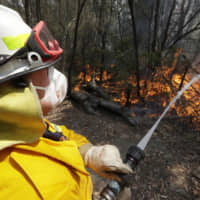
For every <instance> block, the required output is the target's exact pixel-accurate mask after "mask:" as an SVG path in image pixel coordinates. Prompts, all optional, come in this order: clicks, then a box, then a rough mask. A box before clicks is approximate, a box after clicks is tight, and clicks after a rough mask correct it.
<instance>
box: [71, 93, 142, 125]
mask: <svg viewBox="0 0 200 200" xmlns="http://www.w3.org/2000/svg"><path fill="white" fill-rule="evenodd" d="M71 97H72V99H73V100H75V101H76V102H79V103H80V104H81V105H83V107H84V109H85V111H86V112H88V113H89V114H96V109H98V108H101V109H106V110H108V111H111V112H112V113H115V114H118V115H120V116H121V117H123V118H124V119H125V120H126V121H127V122H128V123H129V124H131V125H132V126H135V125H136V124H138V122H137V121H136V119H135V118H134V117H133V116H132V115H131V112H130V111H129V109H128V108H126V107H123V106H121V105H119V104H117V103H115V102H111V101H109V100H105V99H102V98H100V97H96V96H94V95H93V94H90V93H88V92H86V91H79V92H75V91H73V92H72V96H71Z"/></svg>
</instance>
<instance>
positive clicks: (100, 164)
mask: <svg viewBox="0 0 200 200" xmlns="http://www.w3.org/2000/svg"><path fill="white" fill-rule="evenodd" d="M84 162H85V165H86V167H89V168H91V169H92V170H93V171H95V172H96V173H98V174H99V175H101V176H103V177H106V178H109V179H115V180H120V178H119V176H118V175H117V174H130V173H133V171H132V169H131V168H130V167H129V166H128V165H126V164H124V163H123V161H122V159H121V157H120V153H119V150H118V148H117V147H116V146H114V145H103V146H92V147H90V148H89V150H88V151H87V152H86V154H85V156H84Z"/></svg>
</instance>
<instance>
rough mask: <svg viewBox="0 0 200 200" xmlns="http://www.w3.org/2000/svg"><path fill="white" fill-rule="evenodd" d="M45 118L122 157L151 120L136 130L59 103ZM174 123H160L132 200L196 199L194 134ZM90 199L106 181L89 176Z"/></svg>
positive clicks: (199, 189)
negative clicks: (109, 146) (115, 150)
mask: <svg viewBox="0 0 200 200" xmlns="http://www.w3.org/2000/svg"><path fill="white" fill-rule="evenodd" d="M48 118H49V120H50V121H52V122H54V123H57V124H64V125H66V126H67V127H68V128H69V129H73V130H74V131H76V132H77V133H81V134H83V135H84V136H86V137H87V138H88V139H89V140H90V141H91V142H92V143H94V144H108V143H109V144H114V145H116V146H117V147H118V148H119V149H120V152H121V154H122V157H123V158H124V156H125V154H126V152H127V149H128V147H129V146H130V145H133V144H137V142H138V141H139V140H140V139H141V138H142V137H143V136H144V135H145V133H146V132H147V131H148V129H149V128H151V126H152V125H153V123H154V122H155V120H153V119H148V118H144V120H140V124H139V125H138V126H136V127H133V126H130V125H129V124H127V123H126V122H125V121H124V120H123V119H122V118H121V117H119V116H116V115H114V114H112V113H109V112H106V111H103V110H101V111H98V112H97V114H96V115H89V114H87V113H85V112H84V111H83V110H82V109H81V108H79V107H78V106H77V105H76V106H75V105H73V104H71V103H70V102H69V101H67V100H66V101H65V102H64V103H63V104H62V105H61V106H59V107H58V108H57V109H56V110H55V111H54V113H52V114H51V115H49V117H48ZM198 134H199V133H198V132H196V131H194V130H192V129H191V128H188V127H186V125H184V123H181V122H178V120H175V119H173V120H169V119H168V120H167V119H164V120H163V121H162V122H161V123H160V124H159V127H158V129H157V131H155V133H154V136H153V137H152V139H151V141H150V143H149V145H148V147H147V148H146V150H145V159H144V161H142V162H141V163H140V164H139V166H138V168H137V170H136V175H135V177H134V180H133V186H132V191H133V194H132V199H135V200H200V167H199V164H200V159H199V155H200V141H199V138H200V136H199V135H198ZM92 179H93V183H94V199H97V197H98V194H99V192H100V191H101V190H102V188H103V187H104V186H105V185H106V183H107V182H108V181H107V180H105V179H103V178H101V177H99V176H98V175H96V174H94V173H92Z"/></svg>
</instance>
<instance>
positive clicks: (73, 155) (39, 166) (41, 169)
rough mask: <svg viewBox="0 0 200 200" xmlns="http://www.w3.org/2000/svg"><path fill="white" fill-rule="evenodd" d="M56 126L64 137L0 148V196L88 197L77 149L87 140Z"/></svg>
mask: <svg viewBox="0 0 200 200" xmlns="http://www.w3.org/2000/svg"><path fill="white" fill-rule="evenodd" d="M48 123H49V122H48ZM49 125H50V128H51V129H52V130H53V129H54V127H53V124H51V123H49ZM56 127H57V128H59V129H60V130H61V131H62V133H63V134H64V135H65V136H66V138H67V140H66V141H58V142H57V141H53V140H50V139H47V138H43V137H41V138H40V139H39V141H37V142H35V143H32V144H18V145H15V146H12V147H8V148H5V149H3V150H1V151H0V199H3V200H9V199H12V200H23V199H29V200H32V199H33V200H38V199H45V200H65V199H66V200H91V195H92V182H91V178H90V176H89V173H88V172H87V171H86V169H85V167H84V162H83V159H82V157H81V155H80V153H79V150H78V148H79V147H80V146H81V145H83V144H85V143H88V140H87V139H86V138H85V137H83V136H82V135H79V134H75V133H74V132H73V131H71V130H68V129H67V128H66V127H65V126H56Z"/></svg>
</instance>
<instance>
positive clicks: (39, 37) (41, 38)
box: [26, 21, 63, 61]
mask: <svg viewBox="0 0 200 200" xmlns="http://www.w3.org/2000/svg"><path fill="white" fill-rule="evenodd" d="M32 30H33V31H32V33H31V35H30V37H29V38H28V40H27V43H26V47H27V48H28V50H30V51H34V52H37V53H39V54H40V56H41V57H42V59H43V60H44V61H45V60H48V59H52V60H55V59H56V58H57V57H58V56H59V55H60V54H62V52H63V50H62V49H61V47H60V46H59V44H58V42H57V40H55V39H54V37H53V36H52V34H51V32H50V31H49V29H48V28H47V26H46V24H45V23H44V21H40V22H39V23H38V24H36V26H35V27H34V28H33V29H32Z"/></svg>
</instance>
